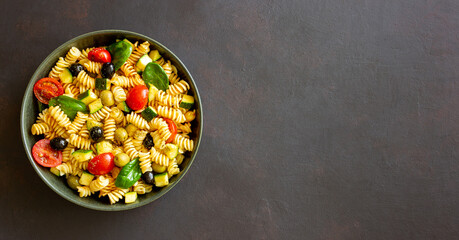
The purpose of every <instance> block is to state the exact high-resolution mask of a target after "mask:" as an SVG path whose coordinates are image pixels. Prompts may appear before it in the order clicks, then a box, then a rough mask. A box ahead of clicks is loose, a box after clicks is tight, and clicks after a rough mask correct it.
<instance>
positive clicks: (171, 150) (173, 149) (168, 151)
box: [164, 143, 179, 159]
mask: <svg viewBox="0 0 459 240" xmlns="http://www.w3.org/2000/svg"><path fill="white" fill-rule="evenodd" d="M178 153H179V152H178V147H177V145H175V144H172V143H168V144H166V147H165V148H164V155H166V156H167V157H168V158H169V159H174V158H175V157H177V155H178Z"/></svg>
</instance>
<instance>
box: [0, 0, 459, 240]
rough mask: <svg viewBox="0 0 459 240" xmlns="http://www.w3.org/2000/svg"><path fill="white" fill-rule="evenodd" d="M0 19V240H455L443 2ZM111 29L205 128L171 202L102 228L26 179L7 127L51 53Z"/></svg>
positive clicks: (177, 8) (357, 1) (94, 7)
mask: <svg viewBox="0 0 459 240" xmlns="http://www.w3.org/2000/svg"><path fill="white" fill-rule="evenodd" d="M2 2H3V5H2V6H3V7H2V8H1V9H0V13H1V14H0V19H1V22H2V25H1V33H2V38H0V46H1V47H0V48H1V53H2V54H1V55H0V63H1V66H2V67H1V69H2V71H1V72H2V73H1V74H0V89H1V91H2V94H1V95H0V111H1V112H2V113H3V117H2V118H0V132H1V134H2V136H1V138H0V141H1V144H0V154H1V155H0V189H1V190H2V194H0V203H1V207H0V216H1V218H0V239H20V238H22V239H25V238H27V239H30V238H34V237H35V238H45V237H49V238H62V236H66V237H69V238H70V239H72V238H75V239H76V238H77V234H76V233H78V235H79V236H83V235H84V236H85V237H87V238H88V239H92V238H98V237H107V238H112V239H121V238H145V237H151V238H158V239H177V238H179V239H287V238H289V239H455V238H458V237H459V229H458V228H457V226H458V224H459V163H458V161H457V160H458V151H457V149H458V148H457V146H458V141H459V140H458V132H459V124H458V120H459V108H458V101H459V89H458V87H457V86H456V82H457V81H458V80H457V79H458V77H459V71H458V70H457V69H459V68H458V66H459V41H458V36H459V15H458V14H457V13H458V12H459V2H458V1H454V0H443V1H431V0H405V1H393V0H389V1H377V0H366V1H365V0H348V1H331V0H316V1H213V2H208V1H161V2H157V3H153V1H123V2H121V1H117V2H116V3H112V2H111V1H110V2H109V1H89V0H86V1H85V0H79V1H62V2H57V1H54V2H50V1H40V2H36V3H33V4H31V3H30V2H29V1H21V0H17V1H14V2H10V1H2ZM110 28H115V29H126V30H131V31H135V32H139V33H142V34H145V35H147V36H150V37H152V38H154V39H156V40H158V41H159V42H161V43H163V44H165V45H166V47H168V48H169V49H171V50H172V51H173V52H174V53H176V54H177V55H178V56H179V57H180V59H181V60H182V61H183V62H184V63H185V65H186V66H187V67H188V69H189V70H190V72H191V74H192V75H193V77H194V79H195V80H196V83H197V86H198V88H199V90H200V94H201V98H202V103H203V108H204V122H205V127H204V133H203V140H202V143H201V148H200V150H199V154H198V156H197V158H196V160H195V162H194V164H193V166H192V167H191V169H190V171H189V172H188V174H187V175H186V176H185V177H184V179H183V180H182V182H180V184H178V185H177V186H176V187H175V188H174V189H173V190H172V191H171V192H169V193H168V194H167V195H165V196H164V197H163V198H161V199H159V200H158V201H155V202H154V203H153V204H150V205H147V206H144V207H141V208H138V209H135V210H131V211H127V212H113V213H106V212H97V211H93V210H88V209H84V208H81V207H78V206H76V205H74V204H72V203H70V202H68V201H66V200H65V199H63V198H61V197H59V196H58V195H57V194H55V193H54V192H53V191H52V190H50V189H49V188H48V187H47V186H46V185H45V184H44V183H43V182H42V181H41V180H40V179H39V177H38V176H37V175H36V174H35V172H34V170H33V169H32V167H31V166H30V164H29V162H28V160H27V158H26V155H25V153H24V151H23V147H22V143H21V140H20V134H19V121H18V119H19V110H20V103H21V99H22V96H23V93H24V89H25V86H26V84H27V81H28V79H29V78H30V76H31V75H32V73H33V72H34V70H35V68H36V67H37V66H38V64H39V63H40V62H41V61H42V60H43V59H44V58H45V57H46V56H47V55H48V54H49V53H50V52H51V51H52V50H53V49H55V48H56V47H57V46H59V45H60V44H61V43H63V42H65V41H67V40H69V39H71V38H73V37H75V36H77V35H80V34H82V33H85V32H89V31H93V30H99V29H110ZM101 229H103V230H101Z"/></svg>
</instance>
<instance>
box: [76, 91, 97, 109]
mask: <svg viewBox="0 0 459 240" xmlns="http://www.w3.org/2000/svg"><path fill="white" fill-rule="evenodd" d="M96 99H97V95H96V94H95V93H94V92H93V91H92V90H91V89H89V90H87V91H86V92H84V93H82V94H80V95H78V100H80V101H82V102H83V103H84V104H86V105H88V104H90V103H92V102H94V101H95V100H96Z"/></svg>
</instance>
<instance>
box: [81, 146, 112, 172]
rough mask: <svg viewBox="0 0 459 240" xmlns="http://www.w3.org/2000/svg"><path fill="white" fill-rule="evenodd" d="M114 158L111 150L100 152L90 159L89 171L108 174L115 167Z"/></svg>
mask: <svg viewBox="0 0 459 240" xmlns="http://www.w3.org/2000/svg"><path fill="white" fill-rule="evenodd" d="M114 158H115V156H113V154H112V153H110V152H108V153H102V154H99V155H97V156H95V157H94V158H93V159H91V161H89V164H88V171H89V172H90V173H92V174H94V175H103V174H107V173H109V172H110V171H111V170H112V169H113V167H115V162H114V161H113V160H114Z"/></svg>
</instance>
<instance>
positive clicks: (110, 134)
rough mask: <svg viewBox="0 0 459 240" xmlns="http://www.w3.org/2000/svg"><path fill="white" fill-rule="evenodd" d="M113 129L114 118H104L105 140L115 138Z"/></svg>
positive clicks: (114, 126) (114, 125)
mask: <svg viewBox="0 0 459 240" xmlns="http://www.w3.org/2000/svg"><path fill="white" fill-rule="evenodd" d="M115 130H116V123H115V119H113V118H111V117H108V118H106V119H105V123H104V137H105V139H107V140H114V139H115Z"/></svg>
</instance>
